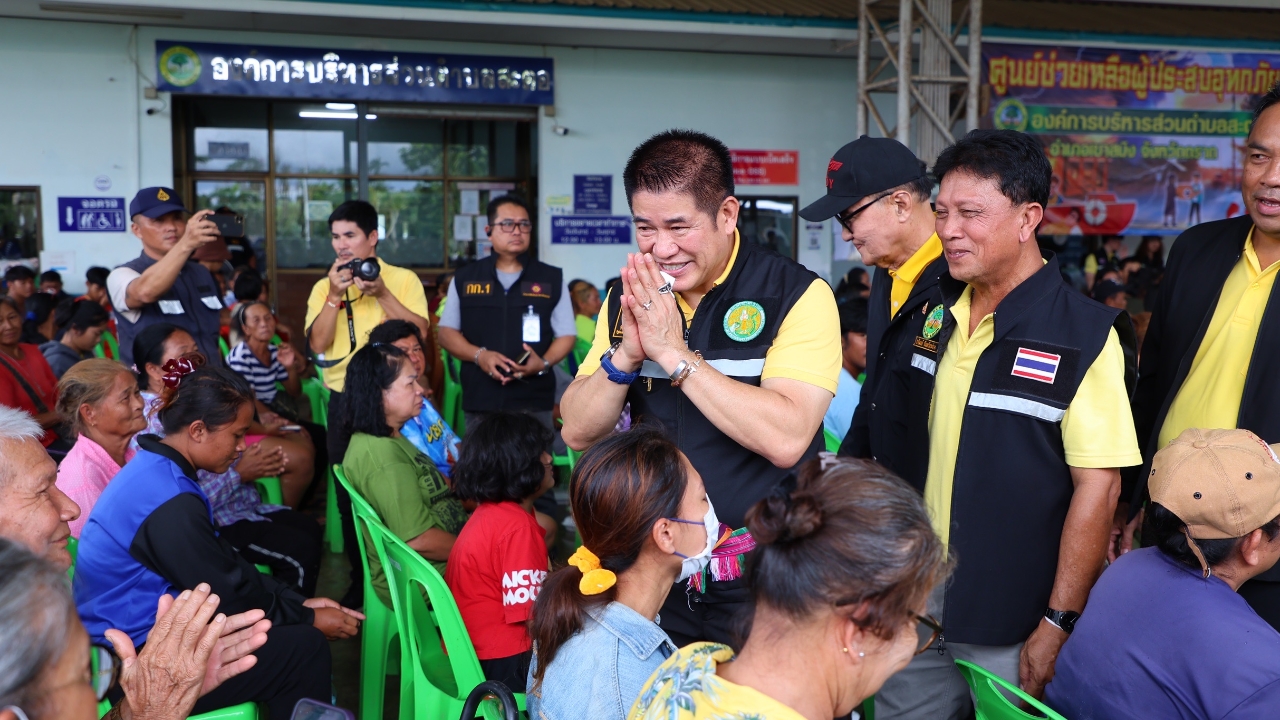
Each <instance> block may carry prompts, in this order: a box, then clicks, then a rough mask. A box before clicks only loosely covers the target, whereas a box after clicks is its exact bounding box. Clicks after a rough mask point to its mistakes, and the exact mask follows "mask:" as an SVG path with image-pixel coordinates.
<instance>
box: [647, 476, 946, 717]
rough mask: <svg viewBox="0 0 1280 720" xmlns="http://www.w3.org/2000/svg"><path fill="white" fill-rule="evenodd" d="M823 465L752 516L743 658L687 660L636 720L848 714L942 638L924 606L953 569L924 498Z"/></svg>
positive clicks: (671, 667) (721, 650) (674, 667)
mask: <svg viewBox="0 0 1280 720" xmlns="http://www.w3.org/2000/svg"><path fill="white" fill-rule="evenodd" d="M822 463H824V461H823V460H818V459H815V460H812V461H810V462H809V463H806V464H805V465H804V466H803V467H802V468H801V469H800V471H799V477H798V478H797V479H796V480H795V482H794V484H792V483H790V482H784V483H783V486H781V487H780V488H779V489H778V491H777V492H776V493H775V494H774V495H772V496H771V497H769V498H766V499H764V500H761V501H760V502H759V503H756V505H755V506H754V507H752V508H751V510H749V511H748V512H747V517H746V520H747V528H748V529H749V530H750V531H751V534H752V536H754V537H755V539H756V543H757V548H756V550H755V552H753V553H751V554H750V555H749V556H748V560H747V585H748V587H750V588H751V595H752V603H753V606H754V617H753V618H752V621H751V630H750V635H749V636H748V637H747V639H746V643H745V644H744V645H743V647H742V651H741V652H739V653H738V654H737V655H735V654H734V652H733V650H732V649H730V648H729V647H727V646H725V645H720V644H716V643H705V642H704V643H694V644H692V645H689V646H688V647H685V648H683V649H681V650H680V651H679V652H677V653H676V654H675V655H673V656H672V657H671V658H670V659H668V660H667V661H666V662H664V663H663V664H662V666H661V667H659V668H658V671H657V672H656V673H654V675H653V677H651V678H650V679H649V681H648V683H647V684H646V685H645V687H644V689H643V690H642V691H641V693H640V697H639V698H638V699H637V700H636V704H635V706H633V707H632V708H631V713H630V715H629V717H630V718H631V719H632V720H659V719H661V720H710V719H711V718H725V717H735V718H737V717H748V716H749V717H752V718H757V719H758V720H830V719H831V718H833V717H845V716H847V715H849V713H850V712H852V711H853V709H854V708H855V707H857V706H858V705H859V704H860V703H861V702H862V701H863V700H864V699H866V698H867V697H870V696H871V695H873V694H875V692H876V691H877V690H878V689H879V688H880V686H881V685H883V684H884V681H885V680H886V679H888V678H889V676H891V675H893V674H894V673H895V672H897V671H899V670H901V669H902V668H904V667H906V666H907V663H908V662H910V660H911V658H912V657H913V656H914V655H915V654H918V653H920V652H923V651H925V650H928V649H929V647H930V646H931V645H932V644H933V642H934V640H936V639H937V635H936V633H935V631H937V630H938V629H939V626H938V624H937V621H935V620H933V619H931V618H928V617H927V616H925V614H924V612H925V601H926V599H927V598H928V596H929V591H930V590H931V589H932V588H933V586H934V585H935V584H937V583H938V582H941V581H942V580H943V579H945V576H946V574H947V571H948V567H947V562H946V560H945V559H944V558H945V555H944V551H943V548H942V542H941V541H940V540H939V539H938V537H937V535H935V534H934V532H933V528H932V526H931V525H930V521H929V515H928V513H927V512H926V511H925V508H924V503H923V502H922V501H921V498H920V495H919V493H917V492H916V491H914V490H912V489H911V488H910V487H908V486H907V485H906V484H905V483H903V482H902V481H901V480H899V479H898V478H896V477H894V476H892V475H890V474H888V473H887V471H885V470H884V469H883V468H881V467H880V466H878V465H873V464H871V463H868V462H864V461H861V460H845V459H840V460H827V461H825V463H826V469H823V465H822Z"/></svg>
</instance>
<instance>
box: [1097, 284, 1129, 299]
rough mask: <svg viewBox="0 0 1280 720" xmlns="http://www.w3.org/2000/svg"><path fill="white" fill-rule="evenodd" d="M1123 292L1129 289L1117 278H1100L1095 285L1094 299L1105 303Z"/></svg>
mask: <svg viewBox="0 0 1280 720" xmlns="http://www.w3.org/2000/svg"><path fill="white" fill-rule="evenodd" d="M1123 292H1128V290H1127V289H1126V288H1125V286H1123V285H1121V284H1120V283H1118V282H1116V281H1115V280H1099V281H1098V282H1097V284H1095V285H1094V286H1093V299H1094V300H1097V301H1098V302H1100V303H1105V302H1106V301H1107V300H1108V299H1109V298H1111V297H1113V296H1115V295H1119V294H1120V293H1123Z"/></svg>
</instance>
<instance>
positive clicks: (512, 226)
mask: <svg viewBox="0 0 1280 720" xmlns="http://www.w3.org/2000/svg"><path fill="white" fill-rule="evenodd" d="M493 226H494V227H496V228H501V229H502V232H504V233H506V234H508V235H511V234H513V233H515V231H516V230H519V231H520V232H522V233H524V234H526V235H528V234H529V233H530V232H532V231H533V223H531V222H529V221H528V220H521V221H519V222H516V221H515V220H503V221H501V222H496V223H494V224H493Z"/></svg>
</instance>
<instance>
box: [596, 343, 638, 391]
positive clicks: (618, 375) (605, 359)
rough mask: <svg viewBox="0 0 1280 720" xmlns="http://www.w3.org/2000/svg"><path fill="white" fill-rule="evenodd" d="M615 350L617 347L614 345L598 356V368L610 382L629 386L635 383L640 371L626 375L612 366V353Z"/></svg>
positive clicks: (626, 373)
mask: <svg viewBox="0 0 1280 720" xmlns="http://www.w3.org/2000/svg"><path fill="white" fill-rule="evenodd" d="M617 349H618V346H617V345H614V346H613V347H610V348H609V349H608V350H606V351H605V352H604V354H603V355H601V356H600V367H601V368H602V369H603V370H604V372H605V375H606V376H607V377H608V378H609V381H610V382H615V383H617V384H619V385H630V384H631V383H633V382H635V381H636V378H638V377H640V371H639V370H636V371H635V372H629V373H628V372H622V371H621V370H619V369H618V368H617V366H615V365H614V364H613V353H614V352H615V351H616V350H617Z"/></svg>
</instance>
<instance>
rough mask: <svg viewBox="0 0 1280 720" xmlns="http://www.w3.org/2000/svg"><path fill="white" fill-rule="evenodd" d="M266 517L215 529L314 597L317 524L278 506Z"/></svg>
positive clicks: (320, 532) (244, 553)
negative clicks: (256, 520) (279, 508)
mask: <svg viewBox="0 0 1280 720" xmlns="http://www.w3.org/2000/svg"><path fill="white" fill-rule="evenodd" d="M266 517H267V518H268V520H269V521H270V522H253V521H250V520H241V521H239V522H236V523H232V524H230V525H227V526H225V527H222V528H219V529H218V533H219V534H220V535H222V537H224V538H226V539H227V542H229V543H231V545H232V547H234V548H235V549H236V550H238V551H239V552H240V555H241V556H242V557H244V559H246V560H248V561H249V562H251V563H255V564H258V565H266V566H267V567H269V568H271V574H272V576H274V577H275V578H276V579H277V580H279V581H280V582H283V583H286V584H288V585H291V586H293V587H294V588H297V590H298V592H300V593H302V594H303V595H305V596H306V597H314V596H315V594H316V579H317V577H318V576H319V574H320V541H321V539H322V538H323V536H324V531H323V530H321V529H320V524H319V523H317V522H316V521H315V520H314V519H312V518H311V516H309V515H305V514H303V513H300V512H298V511H296V510H278V511H276V512H273V513H268V514H267V515H266ZM272 632H274V629H273V630H272Z"/></svg>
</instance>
